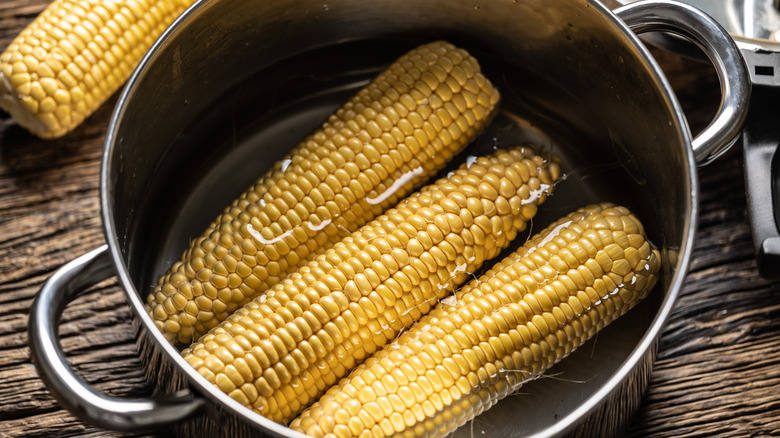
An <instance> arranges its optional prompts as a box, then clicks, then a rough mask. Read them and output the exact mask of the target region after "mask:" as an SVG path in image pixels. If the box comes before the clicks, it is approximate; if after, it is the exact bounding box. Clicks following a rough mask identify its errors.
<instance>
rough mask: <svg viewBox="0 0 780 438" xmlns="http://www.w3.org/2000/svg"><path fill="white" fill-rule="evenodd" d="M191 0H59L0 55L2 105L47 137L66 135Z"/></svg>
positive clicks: (114, 87)
mask: <svg viewBox="0 0 780 438" xmlns="http://www.w3.org/2000/svg"><path fill="white" fill-rule="evenodd" d="M193 1H194V0H54V2H52V4H51V5H49V6H48V7H47V8H46V9H45V10H44V11H43V12H42V13H41V14H40V15H39V16H38V17H37V18H36V19H35V20H34V21H33V22H32V23H30V25H29V26H27V28H25V29H24V30H23V31H22V32H21V33H20V34H19V35H18V36H17V37H16V39H14V40H13V41H12V42H11V45H9V46H8V48H6V50H5V51H4V52H3V53H2V54H0V107H2V108H3V109H4V110H6V111H8V112H9V113H10V114H11V115H12V116H13V117H14V119H16V121H17V122H18V123H19V124H20V125H22V126H23V127H25V128H27V129H28V130H29V131H30V132H32V133H33V134H35V135H37V136H39V137H41V138H56V137H60V136H62V135H65V134H66V133H68V132H69V131H71V130H72V129H73V128H75V127H76V126H78V125H79V124H80V123H81V122H82V121H83V120H84V119H85V118H87V117H88V116H89V115H90V114H92V113H93V112H94V111H95V110H96V109H97V108H98V107H99V106H100V105H101V104H102V103H103V102H105V101H106V100H107V99H108V98H109V97H110V96H111V95H112V94H113V93H114V92H115V91H116V90H118V89H119V87H120V86H122V84H123V83H124V82H125V81H126V80H127V78H128V77H129V76H130V73H131V72H132V71H133V69H134V68H135V66H136V65H137V64H138V62H139V61H140V60H141V58H142V57H143V55H144V54H145V53H146V51H147V50H148V49H149V47H151V45H152V43H153V42H154V40H155V39H156V38H157V37H158V36H159V35H160V34H161V33H162V31H163V30H165V28H166V27H167V26H168V25H169V24H170V23H172V22H173V20H174V19H175V18H176V17H177V16H178V15H179V14H181V13H182V12H183V11H184V9H186V8H187V6H189V5H190V4H191V3H192V2H193Z"/></svg>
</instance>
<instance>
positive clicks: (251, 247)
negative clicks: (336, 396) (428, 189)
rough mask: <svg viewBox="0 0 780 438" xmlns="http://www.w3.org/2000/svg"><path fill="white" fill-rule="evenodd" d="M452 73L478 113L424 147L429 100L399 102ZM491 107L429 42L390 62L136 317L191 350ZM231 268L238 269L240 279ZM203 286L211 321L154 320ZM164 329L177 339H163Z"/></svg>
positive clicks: (463, 138)
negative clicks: (437, 75) (433, 77)
mask: <svg viewBox="0 0 780 438" xmlns="http://www.w3.org/2000/svg"><path fill="white" fill-rule="evenodd" d="M463 64H469V65H470V66H471V68H470V71H472V72H473V75H472V76H470V77H463V78H462V79H463V80H474V79H475V78H479V82H480V83H481V84H482V85H483V86H482V88H480V89H479V90H477V91H475V92H476V93H477V94H478V95H479V96H480V100H485V101H487V102H489V105H488V106H481V105H480V104H477V103H476V100H474V102H475V103H474V104H473V105H469V106H462V107H458V108H456V109H455V111H456V112H455V116H454V117H455V121H456V122H457V123H463V124H464V126H467V127H468V128H467V129H464V130H462V132H461V133H460V135H458V136H449V135H448V136H430V137H429V136H428V135H427V134H424V132H427V131H431V132H436V133H440V132H442V131H441V130H442V129H443V122H442V121H441V120H440V118H439V117H438V116H436V115H435V114H434V112H433V111H432V108H431V105H432V103H431V102H433V101H435V99H434V97H435V96H436V95H435V94H431V93H428V94H426V95H422V94H421V95H420V96H419V97H417V98H415V99H412V102H408V103H406V104H403V103H401V102H403V101H406V100H408V99H411V97H410V94H409V93H411V92H412V91H413V90H414V88H413V87H414V86H415V84H418V83H422V81H423V76H425V74H426V73H427V72H429V71H431V70H433V69H437V71H438V70H441V71H442V72H443V73H442V75H445V74H446V75H445V76H444V79H445V80H447V79H449V78H451V77H452V71H453V70H454V69H455V67H457V66H458V65H463ZM406 81H409V83H407V82H406ZM460 93H463V94H471V92H470V91H466V90H461V91H460ZM498 100H499V94H498V91H497V90H496V89H495V88H494V87H493V86H492V85H490V83H489V82H488V81H487V80H486V79H484V78H483V77H482V75H481V73H479V66H478V64H477V62H476V60H474V58H472V57H471V56H470V55H469V54H468V53H466V52H465V51H464V50H462V49H458V48H456V47H454V46H452V45H451V44H448V43H445V42H441V41H439V42H434V43H430V44H425V45H423V46H420V47H418V48H416V49H414V50H412V51H410V52H409V53H407V54H406V55H404V56H402V57H401V58H400V59H398V60H397V61H396V62H395V63H394V64H392V65H391V66H390V67H389V68H388V69H386V70H385V71H384V72H382V73H381V74H380V75H379V76H378V77H377V78H376V79H375V80H374V81H372V82H371V83H370V84H369V85H367V86H366V87H365V88H363V89H362V90H360V91H359V92H358V93H357V95H356V96H355V97H353V98H352V99H351V100H349V101H348V102H347V103H346V104H345V105H344V106H343V107H342V108H341V109H340V110H338V111H337V112H336V113H335V114H334V115H333V116H331V117H330V118H329V119H328V121H327V122H326V123H325V124H323V125H322V127H321V128H320V129H319V130H317V131H315V132H314V133H313V134H311V135H310V136H308V137H307V138H306V139H305V140H304V141H303V142H302V143H300V144H299V145H298V146H297V147H296V148H295V149H293V150H292V151H291V152H290V153H289V154H288V155H287V157H286V158H284V159H282V160H280V161H279V162H278V163H276V165H275V166H274V167H273V168H272V169H271V170H270V171H269V172H268V173H267V174H266V175H265V176H263V177H262V178H260V179H259V180H258V181H257V182H256V183H255V184H254V185H253V186H252V187H250V188H249V189H248V190H247V191H246V192H244V193H243V194H242V195H241V196H240V197H239V198H238V199H237V200H235V201H234V202H233V204H232V205H230V206H229V207H227V208H226V209H225V210H224V211H223V213H222V214H221V215H220V216H219V217H218V218H217V219H216V220H215V221H214V222H212V224H211V225H210V226H209V227H208V229H207V230H206V231H205V232H204V233H203V234H202V235H201V237H200V238H198V239H195V240H194V241H193V242H192V243H191V245H190V248H189V249H188V250H187V251H185V252H184V254H183V255H182V259H181V261H180V262H178V263H176V264H174V265H173V266H172V267H171V268H170V269H169V270H168V272H167V273H166V274H165V275H164V276H162V277H161V278H160V279H159V282H158V285H157V287H156V288H155V289H154V291H153V292H152V293H151V294H150V295H149V296H148V298H147V310H148V311H149V313H150V314H151V315H152V317H153V318H154V320H155V322H156V324H157V326H158V327H159V328H160V329H161V330H163V332H164V333H165V335H166V337H167V338H168V339H169V340H172V341H178V342H184V343H191V342H192V341H194V340H197V339H198V338H199V337H200V336H202V335H203V334H204V333H206V332H207V331H208V330H209V329H211V328H212V327H214V326H216V325H217V324H218V323H219V322H220V321H222V320H224V319H225V318H226V317H227V316H228V315H229V314H230V313H232V312H233V311H234V310H235V309H237V308H238V307H240V306H242V305H244V304H246V303H247V302H249V301H250V300H251V299H253V298H254V297H255V296H257V295H258V294H260V293H263V292H264V291H266V290H267V289H268V288H270V287H272V286H273V285H275V284H276V283H278V282H279V281H281V280H282V279H283V278H284V277H285V276H287V274H289V273H290V272H293V271H294V270H295V269H296V268H298V267H299V266H301V265H303V264H304V263H306V262H307V261H309V260H311V259H312V258H314V257H315V256H316V255H317V254H320V253H322V252H324V251H325V250H326V249H328V248H329V247H330V246H332V245H333V244H334V243H336V242H337V241H339V240H340V239H341V238H342V237H345V236H347V235H349V233H350V232H352V231H355V230H357V229H358V228H359V227H360V226H361V225H363V224H365V223H366V222H368V221H370V220H371V219H373V218H374V217H376V216H377V215H379V214H381V213H382V212H383V211H384V209H386V208H387V207H389V206H390V205H393V204H395V203H396V202H397V201H398V200H399V199H401V198H402V197H403V196H406V195H407V194H408V193H410V192H411V191H412V190H413V189H415V188H416V187H419V185H420V184H421V183H423V182H424V181H425V180H426V179H428V178H430V177H432V176H433V175H434V174H436V172H437V171H439V170H440V169H441V168H442V167H443V166H444V165H445V164H446V163H447V161H448V160H449V159H451V158H452V157H453V156H454V155H455V154H456V153H457V152H459V151H460V150H461V149H462V148H463V147H464V146H466V145H467V144H468V143H470V142H471V141H472V140H473V139H474V138H475V137H476V136H477V134H478V133H479V132H480V131H481V130H482V128H483V127H484V126H485V124H486V123H487V122H488V120H489V118H490V116H491V114H492V112H493V111H494V108H495V107H496V105H497V103H498ZM453 123H454V122H453ZM436 127H439V128H438V129H437V128H436ZM402 131H403V132H402ZM239 261H240V262H241V263H243V264H244V265H243V267H242V269H239ZM364 268H367V266H366V267H364ZM198 285H200V286H201V287H196V286H198ZM183 288H186V289H187V290H186V291H185V290H183ZM209 288H211V289H214V291H213V292H215V293H216V299H217V300H218V301H219V303H220V304H219V305H217V304H215V305H214V306H213V309H214V310H213V311H212V310H211V309H207V308H204V307H202V306H200V304H199V308H200V309H201V310H203V312H207V313H203V314H194V315H191V316H193V317H195V320H196V321H197V322H196V323H195V324H194V325H192V324H189V322H191V321H192V318H184V319H182V315H183V314H182V313H181V312H179V311H175V312H165V314H163V312H162V311H161V310H158V309H160V308H162V309H163V310H165V309H169V308H173V306H167V305H166V303H167V302H168V301H170V300H176V298H175V297H176V296H177V295H179V294H182V293H185V292H186V293H187V294H188V295H190V294H192V293H194V294H195V295H198V294H199V293H207V292H208V290H207V289H209ZM190 291H192V292H190ZM199 298H200V299H203V297H202V296H201V297H199ZM188 299H191V298H188ZM196 299H198V298H196ZM180 307H181V306H179V308H180ZM188 311H189V310H188V308H185V309H184V312H188ZM161 315H162V316H164V317H163V318H160V316H161ZM168 321H173V322H174V323H175V324H169V323H168ZM170 328H173V329H175V330H177V331H175V332H171V331H166V330H167V329H170Z"/></svg>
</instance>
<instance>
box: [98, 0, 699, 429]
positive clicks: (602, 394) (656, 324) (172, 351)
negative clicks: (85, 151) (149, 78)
mask: <svg viewBox="0 0 780 438" xmlns="http://www.w3.org/2000/svg"><path fill="white" fill-rule="evenodd" d="M208 3H210V2H209V0H197V1H195V3H193V4H192V5H191V6H190V7H189V8H188V9H187V10H186V11H185V12H184V13H182V14H181V15H180V16H179V17H178V18H177V19H176V20H175V21H174V22H173V23H172V24H171V25H170V26H169V27H168V28H167V29H166V30H165V31H164V32H163V34H162V35H161V36H160V37H159V38H158V39H157V40H156V41H155V43H154V44H153V45H152V47H151V48H150V50H149V51H148V52H147V53H146V55H145V56H144V57H143V59H142V60H141V62H140V63H139V65H138V67H137V68H136V69H135V70H134V72H133V74H132V75H131V77H130V78H129V80H128V81H127V83H126V85H125V86H124V88H123V89H122V92H121V94H120V96H119V99H118V101H117V103H116V106H115V109H114V111H113V113H112V116H111V120H110V122H109V125H108V130H107V133H106V137H105V141H104V149H103V155H102V162H101V171H100V205H101V216H102V222H103V226H104V232H105V238H106V241H107V244H108V248H109V253H110V254H111V258H112V260H113V263H114V265H115V268H116V273H117V276H118V278H119V281H120V284H121V286H122V288H123V289H124V292H125V295H126V296H127V298H128V302H129V303H130V304H131V307H132V309H133V313H134V317H135V318H137V319H139V320H140V321H141V323H142V325H143V327H144V328H145V329H146V331H147V332H149V334H150V335H151V337H152V338H153V339H154V342H155V343H156V347H157V348H160V349H162V351H164V352H165V354H166V355H167V356H168V359H170V360H171V361H172V362H173V363H175V364H176V366H177V368H178V371H180V372H182V373H183V374H184V375H186V376H187V378H188V380H189V384H190V385H191V386H192V387H194V388H195V389H196V390H197V392H198V393H199V394H200V395H202V396H204V397H206V398H208V399H209V401H210V402H213V403H218V404H221V405H223V406H224V407H225V408H227V409H229V410H230V411H232V413H234V414H235V415H237V416H238V417H240V418H241V419H242V420H244V421H247V422H249V423H250V424H255V425H259V426H261V427H263V428H265V429H266V430H268V431H270V432H273V433H276V434H278V435H283V436H290V437H301V438H304V437H305V435H303V434H301V433H298V432H295V431H293V430H291V429H289V428H287V427H286V426H283V425H281V424H278V423H275V422H273V421H271V420H269V419H267V418H265V417H262V416H261V415H260V414H257V413H255V412H254V411H252V410H251V409H249V408H247V407H245V406H243V405H242V404H240V403H239V402H237V401H235V400H234V399H232V398H231V397H229V396H228V395H227V394H225V393H223V392H222V391H219V390H218V388H216V387H215V386H214V385H212V384H211V383H210V382H208V381H207V380H206V379H205V378H204V377H203V376H201V375H200V374H199V373H198V372H196V371H195V370H194V369H193V368H191V367H190V366H189V364H188V363H187V362H186V361H185V360H184V358H183V357H182V356H181V355H180V353H179V351H178V350H177V349H176V348H175V347H174V345H172V344H170V343H169V342H168V341H167V340H166V339H165V337H164V336H163V334H162V333H161V332H160V331H159V330H157V329H156V326H155V324H154V322H153V321H152V319H151V317H150V316H149V315H148V314H147V312H146V310H145V308H144V302H143V300H142V298H141V296H142V295H141V293H140V292H139V290H138V289H137V288H136V286H135V284H134V282H133V280H132V279H131V277H130V273H129V270H128V267H127V265H126V263H125V260H124V257H123V253H122V249H121V247H120V244H119V242H118V229H117V227H116V222H115V218H114V211H113V203H112V197H111V196H110V194H109V193H110V184H111V175H110V169H111V168H112V162H113V161H114V160H117V159H119V158H118V157H116V156H115V155H116V154H115V147H116V144H117V141H119V140H120V139H118V138H117V129H118V127H119V125H120V123H121V122H122V120H123V118H124V116H125V110H126V106H127V104H128V102H129V101H130V100H131V99H132V98H133V92H134V88H135V84H136V83H137V82H138V81H139V80H140V78H141V77H142V76H143V73H144V72H145V71H146V69H147V68H148V66H149V64H150V63H152V62H153V61H154V59H155V57H156V56H157V54H158V53H159V52H160V51H161V50H162V49H163V48H164V47H165V46H166V45H167V44H168V43H169V42H170V40H171V38H172V37H174V36H175V35H176V33H177V30H178V29H179V28H181V27H183V26H186V25H187V23H188V22H189V21H190V20H191V19H194V17H196V16H197V15H198V11H199V10H200V9H201V8H204V7H205V6H204V5H206V4H208ZM586 3H587V4H588V5H589V6H590V7H593V8H595V9H596V10H597V11H598V12H600V13H601V14H602V15H604V16H605V17H606V18H607V19H608V20H609V23H610V24H611V25H612V26H615V27H617V28H618V29H619V31H620V33H621V34H622V36H623V37H624V38H626V39H627V40H628V42H629V43H630V44H632V45H633V46H635V48H636V49H637V52H638V53H639V54H640V56H641V57H642V58H643V59H642V60H643V61H644V62H645V63H646V64H647V66H648V67H649V71H650V72H651V74H652V76H653V78H654V79H655V80H656V81H657V82H658V83H659V84H660V85H661V87H660V89H661V90H662V91H663V93H664V96H663V98H664V100H665V101H667V102H668V104H669V105H670V106H671V109H672V113H673V114H674V123H676V125H677V131H678V133H679V135H680V141H681V143H682V144H683V145H684V146H685V151H684V153H683V156H684V157H685V160H686V163H685V164H686V165H685V169H686V172H687V178H686V182H687V185H686V187H682V188H681V189H682V190H685V192H686V193H687V196H686V198H687V199H686V204H687V206H686V207H687V210H688V215H687V217H686V219H685V229H684V230H683V232H682V247H681V248H675V250H676V251H677V253H678V257H677V260H676V263H675V266H674V268H673V270H671V271H672V275H671V279H670V281H669V285H668V287H667V290H666V294H665V296H664V298H663V300H662V302H661V303H660V306H659V309H658V311H657V313H656V314H655V316H654V318H653V319H652V321H651V323H650V325H649V326H648V328H647V330H646V331H645V333H644V335H643V336H642V338H641V339H640V341H639V343H637V344H636V346H635V347H634V349H633V350H632V352H631V353H630V355H629V356H628V357H627V358H626V360H625V361H624V362H623V364H622V365H621V366H620V367H619V368H618V369H617V370H616V372H615V373H614V374H613V375H612V376H611V377H610V378H609V379H608V380H607V381H606V382H605V384H604V385H603V386H602V387H601V388H600V389H599V390H597V391H596V392H594V393H593V394H592V395H591V396H590V397H589V398H588V399H587V400H586V401H585V402H584V403H582V404H581V405H580V406H579V407H578V408H576V409H575V410H573V411H572V412H570V413H568V414H567V415H565V416H563V417H561V418H560V419H559V420H558V421H557V422H556V423H554V424H552V425H550V427H548V428H546V429H545V430H544V431H542V432H540V433H538V434H537V435H534V436H537V437H542V436H556V435H560V434H562V433H564V432H566V431H568V430H571V429H572V428H573V427H574V426H576V425H577V424H578V423H579V422H580V421H581V420H582V419H584V418H586V417H587V416H588V414H590V413H591V412H593V411H594V410H595V409H597V408H598V407H599V406H600V405H601V404H602V403H603V402H604V401H606V400H607V399H608V398H609V395H610V394H611V393H613V392H614V391H615V390H616V388H618V387H619V386H620V384H621V383H622V382H623V381H624V380H625V379H627V378H628V376H629V374H630V373H631V372H632V371H633V370H634V369H636V368H637V367H638V366H639V365H640V364H641V363H642V361H643V359H644V358H645V357H646V356H647V354H648V352H649V351H650V349H651V348H655V345H656V341H657V339H658V338H659V336H660V332H661V329H662V327H663V325H664V324H665V323H666V321H667V320H668V318H669V315H670V313H671V310H672V307H673V305H674V303H675V302H676V300H677V297H678V295H679V292H680V289H681V287H682V284H683V281H684V279H685V275H686V274H687V270H688V266H689V264H690V259H691V254H692V250H693V244H694V237H695V231H696V223H697V221H698V214H699V211H698V204H699V199H698V198H699V194H698V192H699V187H698V185H699V183H698V178H697V172H696V161H695V158H694V155H693V150H692V146H691V144H692V134H691V132H690V128H689V127H688V124H687V121H686V119H685V116H684V113H683V110H682V108H681V106H680V104H679V102H678V100H677V98H676V97H675V95H674V93H673V90H672V87H671V85H670V83H669V82H668V80H667V78H666V76H665V75H664V73H663V71H662V70H661V68H660V66H659V65H658V63H657V62H656V61H655V59H654V58H653V57H652V55H651V54H650V52H649V50H648V49H647V48H646V47H645V46H644V44H642V42H641V41H640V40H639V38H638V37H637V36H636V34H635V33H634V32H633V31H631V29H630V28H629V27H628V25H626V24H625V23H624V22H623V21H622V20H621V19H620V18H618V17H617V16H616V15H615V14H614V13H613V12H612V10H610V9H609V8H607V7H606V6H605V5H603V4H602V3H600V2H599V1H598V0H586Z"/></svg>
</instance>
